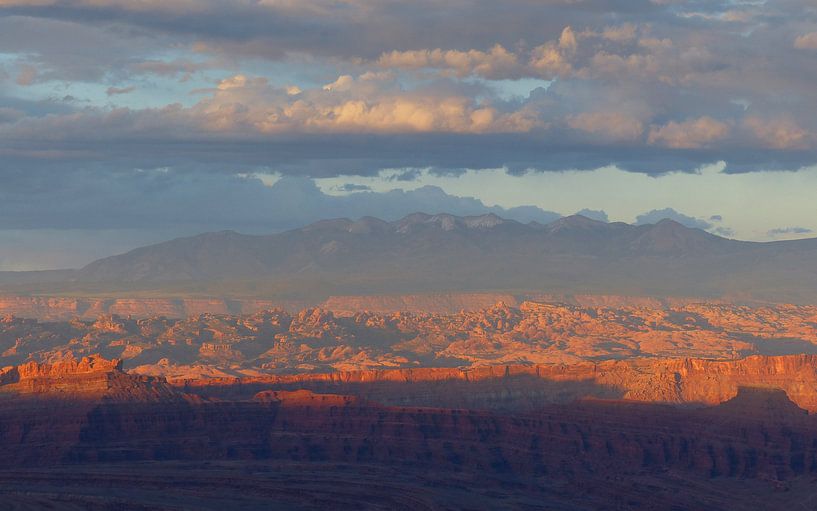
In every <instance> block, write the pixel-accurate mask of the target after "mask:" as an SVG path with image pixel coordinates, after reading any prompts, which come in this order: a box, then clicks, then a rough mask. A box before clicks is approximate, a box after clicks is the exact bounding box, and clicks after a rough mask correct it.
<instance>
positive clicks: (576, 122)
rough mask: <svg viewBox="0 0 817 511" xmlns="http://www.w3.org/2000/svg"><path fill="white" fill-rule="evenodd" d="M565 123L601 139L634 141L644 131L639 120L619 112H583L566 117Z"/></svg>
mask: <svg viewBox="0 0 817 511" xmlns="http://www.w3.org/2000/svg"><path fill="white" fill-rule="evenodd" d="M567 124H568V126H570V127H571V128H573V129H575V130H580V131H584V132H586V133H590V134H593V135H597V136H598V137H599V138H601V139H602V140H604V139H609V140H613V141H616V140H619V141H634V140H638V139H639V138H640V137H641V135H642V134H643V133H644V125H643V124H642V123H641V121H639V120H638V119H635V118H633V117H632V116H630V115H628V114H625V113H621V112H583V113H580V114H577V115H573V116H570V117H568V119H567Z"/></svg>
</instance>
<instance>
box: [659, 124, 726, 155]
mask: <svg viewBox="0 0 817 511" xmlns="http://www.w3.org/2000/svg"><path fill="white" fill-rule="evenodd" d="M728 134H729V125H728V124H726V123H725V122H720V121H717V120H715V119H713V118H711V117H700V118H698V119H691V120H688V121H684V122H675V121H671V122H668V123H667V124H665V125H663V126H653V127H652V128H651V129H650V134H649V137H648V141H649V143H650V144H658V145H664V146H666V147H671V148H673V149H697V148H701V147H706V146H708V145H711V144H712V143H713V142H716V141H718V140H720V139H722V138H724V137H726V135H728Z"/></svg>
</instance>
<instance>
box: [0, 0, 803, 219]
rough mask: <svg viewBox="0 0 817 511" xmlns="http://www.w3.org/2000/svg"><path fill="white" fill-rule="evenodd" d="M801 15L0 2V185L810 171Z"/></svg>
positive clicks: (785, 7) (446, 5) (202, 0)
mask: <svg viewBox="0 0 817 511" xmlns="http://www.w3.org/2000/svg"><path fill="white" fill-rule="evenodd" d="M809 6H810V4H809V3H808V1H806V0H786V1H785V2H686V1H684V2H676V1H672V2H670V1H662V2H657V1H650V0H586V1H582V2H576V1H562V0H552V1H546V2H533V1H531V0H509V1H508V2H504V3H503V4H502V8H501V9H500V8H497V4H496V2H492V1H489V0H459V1H457V2H439V1H438V0H417V1H415V2H410V3H406V2H382V1H377V0H300V1H293V0H264V1H244V0H197V1H192V0H167V1H163V2H159V1H154V0H147V1H126V0H80V1H68V0H34V1H26V0H0V47H2V48H3V54H4V60H3V63H2V66H3V69H4V70H6V71H5V72H4V73H5V76H6V77H5V78H3V79H2V80H3V81H2V85H1V86H0V87H2V88H1V89H0V162H2V163H0V175H1V177H2V179H3V184H4V190H6V192H7V193H8V194H10V195H14V194H17V195H20V196H25V194H28V193H30V192H31V190H36V191H38V193H39V192H40V191H42V193H44V194H46V195H47V194H49V193H50V194H53V196H52V199H53V200H56V201H63V202H64V205H65V207H66V208H67V209H70V208H73V207H76V206H74V205H72V202H71V200H72V199H71V197H70V196H68V195H66V194H64V193H62V191H61V190H64V189H65V188H64V187H65V186H66V183H68V186H69V188H70V186H71V185H70V183H72V182H83V183H86V182H87V183H102V184H104V186H102V185H99V186H95V188H94V189H95V191H96V193H98V194H101V195H102V196H105V195H110V196H117V194H121V193H122V192H121V190H120V188H121V187H123V186H128V185H130V184H131V179H132V178H131V177H129V176H132V175H133V173H134V172H136V171H137V170H138V169H154V168H167V169H170V171H171V172H170V173H169V174H170V175H185V176H198V179H201V180H202V181H201V182H202V183H204V182H216V181H218V180H219V179H227V180H229V179H232V177H231V176H233V175H235V174H236V173H252V172H255V171H258V170H259V169H260V170H261V171H265V172H279V173H281V174H284V175H287V176H300V177H305V176H311V177H328V176H344V177H343V179H346V178H347V177H346V176H358V177H360V176H377V175H380V173H381V171H383V169H428V172H427V173H426V176H439V175H448V176H455V175H462V174H463V173H464V172H465V169H476V170H480V171H487V170H493V169H504V170H506V171H507V172H508V173H510V174H513V175H523V174H526V173H529V172H547V171H569V170H592V169H598V168H605V167H608V166H611V165H615V166H616V167H617V168H619V169H624V170H627V171H633V172H640V173H646V174H650V175H654V176H658V175H669V174H672V173H673V172H676V171H683V172H688V173H692V174H694V173H696V172H698V170H699V169H700V168H701V167H703V166H706V165H708V164H712V163H716V162H721V161H722V162H724V164H725V170H724V172H726V173H739V172H753V171H767V170H781V169H782V170H790V171H796V170H798V169H800V168H806V167H809V166H811V165H814V164H815V163H817V139H816V138H815V133H817V118H815V117H814V116H813V115H812V113H813V112H814V111H815V109H817V95H815V93H814V83H817V67H815V66H814V65H813V64H814V53H813V52H812V51H796V50H808V49H809V48H811V46H812V42H813V37H812V36H813V30H814V29H813V23H814V22H815V19H814V14H813V11H810V10H808V7H809ZM509 82H513V83H514V87H517V86H518V87H523V88H522V89H520V90H516V88H514V94H503V93H501V92H502V90H503V88H505V89H508V88H509V86H508V83H509ZM530 82H535V83H537V84H539V85H541V84H542V83H543V82H546V83H547V85H546V86H536V87H534V86H531V87H528V88H527V89H525V88H524V87H525V85H524V84H525V83H530ZM134 88H135V89H134ZM126 90H133V91H136V90H138V94H136V93H133V94H130V95H126V96H120V97H118V98H117V99H118V101H115V102H112V100H111V97H110V95H109V94H108V93H107V92H110V93H112V94H114V93H116V92H123V93H124V91H126ZM505 92H507V90H505ZM68 97H70V98H73V99H72V100H71V101H68V100H65V99H63V98H68ZM112 103H116V104H117V105H128V106H129V108H121V107H116V106H112ZM394 176H395V177H394V179H395V180H398V181H401V180H413V179H416V178H417V177H418V174H417V173H416V172H413V171H411V170H408V171H402V173H395V174H394ZM186 179H187V181H184V182H185V183H187V184H185V185H182V184H176V185H173V186H179V187H182V186H191V187H193V188H191V189H197V188H195V186H196V185H193V184H191V183H192V182H193V181H194V180H193V179H192V177H189V178H186ZM421 179H422V178H421ZM211 180H212V181H211ZM349 180H350V181H351V180H352V178H349ZM181 182H182V181H179V183H181ZM106 187H107V188H106ZM174 189H175V188H174ZM75 193H79V192H78V191H77V190H75ZM670 203H672V204H673V205H675V204H676V203H674V202H670V201H664V202H662V203H659V204H652V203H651V204H649V205H648V206H645V207H644V208H643V209H649V208H651V207H656V206H663V204H670ZM505 204H509V205H510V204H511V203H510V202H505ZM584 204H591V203H588V202H579V203H578V204H575V205H571V206H570V208H569V209H567V208H565V211H572V210H574V209H576V208H577V207H580V206H581V205H584ZM101 206H102V205H100V207H101ZM105 207H107V208H111V209H112V210H115V209H116V208H118V207H119V204H118V203H106V204H105ZM146 207H147V206H146ZM177 207H179V208H181V207H183V206H182V203H181V202H180V203H178V205H177ZM594 207H600V206H598V205H597V206H594ZM677 207H679V208H682V207H683V206H677ZM605 209H607V210H608V211H612V210H611V209H610V208H609V207H608V206H606V205H605ZM100 211H108V210H105V209H103V210H100ZM130 214H132V215H134V216H136V217H138V216H139V215H141V214H142V213H140V211H139V210H138V208H135V209H133V210H131V211H130ZM730 215H731V214H730ZM102 216H105V215H104V214H103V215H102ZM247 218H248V219H249V217H247ZM628 218H629V217H628ZM732 218H733V217H732V216H730V220H731V219H732ZM786 221H787V222H788V220H786ZM791 221H792V222H795V223H796V222H797V220H796V219H792V220H791ZM769 227H770V226H766V225H764V226H763V228H762V230H760V231H759V232H761V233H762V232H765V231H766V230H767V229H768V228H769Z"/></svg>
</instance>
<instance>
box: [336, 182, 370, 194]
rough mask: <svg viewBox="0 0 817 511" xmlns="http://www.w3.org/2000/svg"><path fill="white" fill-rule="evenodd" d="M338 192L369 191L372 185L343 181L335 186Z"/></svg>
mask: <svg viewBox="0 0 817 511" xmlns="http://www.w3.org/2000/svg"><path fill="white" fill-rule="evenodd" d="M335 190H337V191H339V192H369V191H371V190H372V187H371V186H369V185H361V184H356V183H344V184H342V185H339V186H337V187H336V188H335Z"/></svg>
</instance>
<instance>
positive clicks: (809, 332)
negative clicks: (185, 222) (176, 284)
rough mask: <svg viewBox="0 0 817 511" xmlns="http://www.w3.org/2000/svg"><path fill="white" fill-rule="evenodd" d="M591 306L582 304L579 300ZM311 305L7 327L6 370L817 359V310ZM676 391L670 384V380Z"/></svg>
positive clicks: (598, 304)
mask: <svg viewBox="0 0 817 511" xmlns="http://www.w3.org/2000/svg"><path fill="white" fill-rule="evenodd" d="M582 299H584V298H582ZM340 309H341V310H331V309H327V308H323V307H310V308H307V309H302V310H301V311H299V312H294V313H292V312H288V311H286V310H283V309H272V310H265V311H261V312H256V313H253V314H213V313H207V314H199V315H194V316H190V317H188V318H187V319H178V318H172V317H162V316H153V317H148V318H138V317H129V316H123V315H116V314H105V315H100V316H97V317H96V318H95V319H94V320H90V319H88V320H85V319H73V320H70V321H56V322H42V321H36V320H32V319H22V318H17V317H6V318H5V319H4V320H3V321H0V366H2V365H15V364H20V363H23V362H25V361H27V360H35V361H37V362H56V361H59V360H62V359H63V358H65V357H67V356H73V357H75V358H82V357H84V356H89V355H92V354H97V353H98V354H101V355H103V356H105V357H108V358H119V359H122V360H123V363H124V365H125V367H126V368H128V370H130V371H132V372H136V373H140V374H145V375H153V376H164V377H167V378H168V379H170V380H182V379H190V378H197V377H228V376H230V377H236V376H245V377H249V376H260V375H264V374H270V373H272V374H282V373H315V372H318V373H328V372H338V371H340V372H344V371H347V372H348V371H361V370H363V371H367V370H386V369H416V368H428V367H432V368H434V367H436V368H445V367H449V368H450V367H455V368H460V367H463V368H477V367H482V366H495V365H511V366H534V365H540V366H548V365H552V364H563V363H569V364H574V363H578V362H590V363H594V364H595V363H601V362H604V361H614V360H625V359H635V360H642V359H643V360H647V359H656V358H673V359H678V358H706V359H712V360H736V359H740V358H745V357H747V356H753V355H788V354H807V355H808V354H817V308H815V307H813V306H792V305H774V306H756V307H747V306H737V305H731V304H713V303H661V302H651V301H643V302H641V301H639V302H636V303H635V304H627V305H620V304H618V302H616V300H614V297H606V298H605V299H604V300H602V299H601V298H600V297H596V301H591V302H589V303H588V304H586V305H580V304H575V303H574V304H567V303H561V304H560V303H545V302H537V301H523V302H521V303H518V304H516V303H513V302H511V303H507V302H504V301H500V302H497V303H494V304H492V305H490V306H485V307H482V308H479V309H477V310H462V311H460V312H455V313H430V312H373V311H372V312H368V311H364V312H350V311H348V310H347V311H344V310H342V308H340ZM670 385H672V382H671V379H670Z"/></svg>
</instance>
